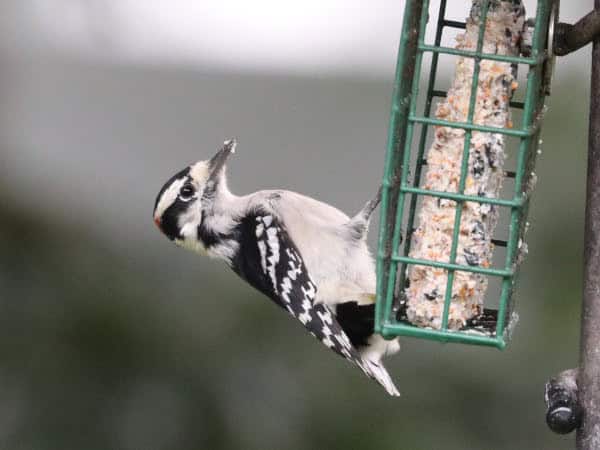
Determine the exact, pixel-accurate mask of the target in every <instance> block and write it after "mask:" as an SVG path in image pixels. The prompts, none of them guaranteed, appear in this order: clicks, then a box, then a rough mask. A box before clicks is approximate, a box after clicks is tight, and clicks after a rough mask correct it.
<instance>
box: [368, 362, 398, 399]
mask: <svg viewBox="0 0 600 450" xmlns="http://www.w3.org/2000/svg"><path fill="white" fill-rule="evenodd" d="M361 368H362V370H363V371H364V372H365V373H366V374H367V375H368V376H369V377H371V378H373V379H374V380H375V381H377V382H378V383H379V384H380V385H381V386H383V388H384V389H385V390H386V391H387V393H388V394H390V395H391V396H393V397H400V392H399V391H398V388H397V387H396V385H395V384H394V382H393V381H392V379H391V378H390V374H389V373H388V371H387V370H386V369H385V367H383V364H381V363H376V362H374V361H371V360H370V359H364V358H363V366H362V367H361Z"/></svg>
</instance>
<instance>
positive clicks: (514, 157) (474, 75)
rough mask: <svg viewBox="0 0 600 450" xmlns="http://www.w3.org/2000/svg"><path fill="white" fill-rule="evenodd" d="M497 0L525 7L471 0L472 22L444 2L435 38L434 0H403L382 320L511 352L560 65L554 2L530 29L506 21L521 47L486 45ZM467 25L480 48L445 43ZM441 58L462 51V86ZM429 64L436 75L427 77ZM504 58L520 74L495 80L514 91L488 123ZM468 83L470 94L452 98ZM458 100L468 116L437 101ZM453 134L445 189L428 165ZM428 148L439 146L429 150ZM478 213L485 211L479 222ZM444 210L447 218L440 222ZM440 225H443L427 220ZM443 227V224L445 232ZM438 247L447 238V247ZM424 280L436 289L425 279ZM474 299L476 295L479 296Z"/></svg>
mask: <svg viewBox="0 0 600 450" xmlns="http://www.w3.org/2000/svg"><path fill="white" fill-rule="evenodd" d="M500 4H503V5H504V6H506V7H508V6H507V5H510V6H511V7H513V8H515V11H517V8H520V10H519V11H520V12H519V14H521V13H523V14H524V10H523V6H522V5H521V2H520V1H512V2H508V1H505V0H482V1H478V0H475V1H474V2H473V7H472V9H471V13H470V16H469V17H470V20H469V19H468V20H466V21H459V20H454V19H453V18H448V17H447V1H446V0H441V1H440V5H439V10H438V12H437V20H436V22H435V23H434V24H431V25H432V26H434V27H435V28H434V30H435V31H434V36H435V37H434V40H433V42H432V43H428V42H427V40H426V35H427V27H428V23H429V22H430V20H429V19H430V7H429V2H428V1H415V0H407V2H406V6H405V13H404V20H403V29H402V35H401V41H400V50H399V54H398V63H397V69H396V80H395V85H394V93H393V98H392V111H391V117H390V129H389V136H388V147H387V154H386V160H385V169H384V179H383V194H382V209H381V224H380V232H379V244H378V255H377V302H376V313H375V315H376V317H375V328H376V331H377V332H378V333H380V334H382V335H383V336H384V337H389V338H391V337H394V336H398V335H408V336H414V337H422V338H427V339H433V340H438V341H444V342H460V343H469V344H479V345H488V346H494V347H497V348H500V349H503V348H504V347H505V346H506V344H507V342H508V340H509V339H510V331H511V329H512V325H513V324H514V322H516V320H515V317H516V316H515V314H514V313H513V306H514V301H513V299H514V295H513V294H514V290H515V282H516V280H517V275H518V270H519V265H520V262H521V260H522V256H523V255H524V253H525V252H526V245H525V244H524V235H525V232H526V229H527V222H526V217H527V212H528V208H529V201H530V196H531V191H532V189H533V186H534V184H535V181H536V175H535V173H534V164H535V160H536V155H537V154H538V145H539V136H540V127H541V121H542V116H543V111H544V99H545V96H546V95H547V94H548V93H549V85H550V76H551V72H552V64H553V58H552V52H551V49H548V42H550V41H551V39H549V38H548V35H549V33H551V32H552V24H554V23H555V22H556V20H557V15H558V14H557V11H558V2H557V1H550V0H539V1H538V2H537V4H536V7H535V18H534V19H529V20H527V21H526V22H525V24H524V26H523V27H522V29H523V30H525V33H524V34H523V36H520V37H519V38H518V39H517V38H514V39H512V41H511V29H510V26H512V25H510V24H509V25H508V26H507V27H505V28H500V30H502V32H503V33H505V34H506V36H507V39H508V41H510V42H513V43H515V42H517V41H518V44H519V49H518V51H514V52H513V54H510V52H509V53H508V54H506V53H505V54H503V53H502V52H500V51H494V48H492V49H490V47H489V46H486V39H487V34H488V33H492V31H493V30H491V28H492V27H491V25H490V21H491V20H492V19H491V17H496V16H497V14H498V12H497V8H499V7H500V6H502V5H500ZM515 14H517V13H515ZM494 15H496V16H494ZM516 17H517V16H515V19H514V21H515V22H516V20H517V19H516ZM523 20H525V19H523ZM507 23H508V22H507ZM501 26H502V27H504V25H501ZM469 28H471V30H475V31H474V36H475V38H474V40H473V46H472V48H468V47H465V46H462V48H461V46H458V48H453V47H450V46H442V45H441V44H442V41H443V39H442V38H443V37H444V33H447V34H448V33H456V32H457V30H458V32H459V33H465V32H463V31H462V30H467V31H468V30H469ZM465 36H466V34H465ZM441 58H454V59H456V60H457V61H458V63H457V64H456V70H457V72H456V73H457V74H458V70H459V66H461V67H462V66H465V67H467V69H465V70H467V72H468V75H469V76H468V82H465V86H463V87H461V88H460V89H458V88H457V86H456V81H455V84H454V85H452V86H451V87H450V88H449V89H443V88H442V87H440V85H441V84H442V83H443V80H441V77H440V74H439V72H440V71H439V70H438V69H439V67H440V64H441ZM426 62H428V63H429V73H428V76H427V77H422V75H423V72H425V71H424V66H425V65H426V64H425V63H426ZM444 62H445V61H444ZM502 67H510V69H511V71H512V74H513V75H514V79H513V78H510V77H511V76H513V75H506V76H505V78H501V76H499V77H497V78H498V79H501V81H502V84H499V85H498V86H500V87H499V88H498V89H499V90H498V92H504V94H506V95H504V94H502V95H501V97H504V100H505V102H506V118H504V116H502V121H503V122H502V123H501V125H500V126H498V124H497V123H494V122H493V120H492V121H491V122H490V121H488V120H486V119H485V118H484V117H483V116H482V114H481V111H482V110H483V109H485V107H487V106H485V105H487V104H488V103H489V104H490V105H491V106H490V108H491V109H490V111H495V112H494V114H491V115H489V114H488V116H490V117H492V116H493V115H495V116H500V115H501V114H500V112H499V111H500V109H499V108H501V107H498V106H497V105H498V103H499V102H500V100H498V99H494V98H493V95H491V94H489V91H490V89H491V88H493V86H491V83H492V81H490V80H489V79H488V78H486V77H487V74H488V72H490V71H492V72H493V71H494V70H496V71H498V70H502ZM517 68H518V69H519V70H517ZM490 73H491V72H490ZM517 73H519V74H520V75H518V76H521V77H523V78H524V83H521V85H522V88H521V89H519V88H518V87H517V86H518V84H519V83H518V76H517ZM482 74H484V75H482ZM457 76H458V75H457ZM422 79H424V80H425V83H424V84H425V89H424V91H425V94H424V95H422V92H423V87H422V86H421V85H420V83H421V80H422ZM511 80H512V81H511ZM461 89H462V90H461ZM502 89H504V91H502ZM461 92H462V94H463V95H462V97H463V98H462V99H456V98H454V97H456V96H457V94H459V93H461ZM486 92H488V97H485V95H486ZM465 93H466V95H464V94H465ZM497 95H500V94H497ZM459 100H462V102H463V105H464V106H460V107H457V108H458V109H460V108H462V110H463V115H462V116H461V115H460V114H458V115H456V114H455V115H452V114H448V111H445V110H444V108H445V106H443V105H442V106H440V105H441V102H446V105H448V108H449V109H450V110H452V108H453V107H454V106H455V105H456V104H457V102H458V101H459ZM436 102H438V103H437V110H436V111H434V109H435V108H434V106H435V105H436ZM453 102H454V103H453ZM486 102H487V103H486ZM493 104H495V105H496V107H495V106H493ZM482 105H483V106H482ZM482 108H483V109H482ZM494 108H496V110H494ZM486 117H487V116H486ZM492 118H493V117H492ZM436 133H437V135H436ZM448 136H454V137H456V139H458V140H459V141H460V142H461V144H460V145H461V148H460V150H459V151H458V153H457V154H458V155H459V156H458V159H457V161H455V163H452V162H448V161H445V164H446V165H452V164H455V166H456V173H455V176H451V177H450V178H452V181H451V182H449V184H448V186H447V188H445V187H441V188H440V186H443V183H442V184H439V183H438V184H436V183H430V182H428V180H430V179H431V178H432V177H433V176H437V177H438V178H440V175H439V174H435V173H433V169H432V167H434V165H435V164H437V165H435V167H436V168H437V169H440V170H443V168H444V162H442V163H440V162H439V161H434V156H433V155H434V154H435V152H434V150H435V148H436V145H437V146H438V147H440V144H439V142H438V141H440V140H445V142H447V141H448V139H449V138H448ZM457 142H458V141H457ZM498 142H499V143H500V144H498ZM497 144H498V145H500V147H502V148H501V151H502V152H504V153H503V154H502V155H496V156H498V157H501V159H502V161H493V158H492V156H493V151H492V152H491V151H490V148H491V146H492V145H497ZM428 146H431V149H430V150H429V151H426V149H427V148H428ZM442 152H443V149H442ZM438 154H439V152H438ZM484 163H485V164H484ZM440 164H441V165H440ZM437 169H436V170H437ZM486 170H487V171H489V173H490V175H485V176H487V177H488V178H487V179H488V180H491V179H492V178H490V177H496V178H493V179H495V180H496V181H494V182H493V183H492V184H494V186H495V187H494V188H493V189H492V188H490V189H487V191H486V190H485V189H483V188H481V187H480V188H479V191H476V190H474V186H476V185H477V183H479V185H480V186H484V185H483V184H481V183H482V182H481V181H480V180H481V179H483V175H482V174H483V172H484V171H486ZM440 173H441V172H440ZM490 183H491V182H488V187H489V184H490ZM451 186H452V187H451ZM436 208H437V209H436ZM421 211H429V212H428V213H425V212H421ZM436 211H437V212H439V214H438V213H437V212H436ZM473 211H475V212H473ZM490 211H492V213H490ZM484 212H485V213H484ZM427 214H429V215H427ZM474 214H475V215H477V214H479V215H480V216H483V217H485V220H484V219H481V220H475V219H473V217H474ZM488 216H489V217H488ZM444 218H446V219H447V220H446V221H445V222H446V223H442V222H444ZM449 218H450V219H449ZM468 220H470V222H468ZM438 221H439V222H440V223H441V224H440V223H437V222H438ZM433 222H436V223H435V224H434V225H435V227H434V228H431V226H430V225H431V223H433ZM467 222H468V223H467ZM428 227H429V228H428ZM430 228H431V230H433V231H431V232H432V233H438V234H437V236H438V238H439V239H441V241H439V242H438V243H437V244H436V243H435V242H433V244H434V245H432V243H431V242H429V244H424V242H426V239H427V236H426V234H427V233H428V230H429V229H430ZM441 228H443V232H439V230H440V229H441ZM436 230H437V231H436ZM470 239H471V240H473V239H478V245H480V247H478V248H484V247H485V248H486V250H485V251H479V253H477V254H476V252H474V251H470V250H469V244H468V242H469V240H470ZM434 241H435V240H434ZM473 242H474V241H473ZM436 246H438V247H440V246H441V247H443V251H441V250H440V249H439V248H437V249H436V248H434V247H436ZM481 246H483V247H481ZM486 246H487V247H486ZM424 249H425V250H427V251H424ZM437 250H440V251H437ZM482 252H483V253H482ZM427 283H429V285H430V287H429V288H428V289H429V290H428V291H427V290H425V288H423V289H422V288H421V287H422V286H425V285H426V284H427ZM436 283H437V284H436ZM431 286H435V287H434V288H431ZM475 297H477V301H473V299H474V298H475ZM479 297H481V299H479ZM483 299H484V300H483ZM419 302H422V303H423V304H422V305H419ZM415 305H416V306H415ZM465 305H467V306H468V307H465ZM460 308H462V309H460ZM458 310H460V311H467V312H466V314H463V315H462V316H461V317H462V319H460V320H456V319H455V316H456V311H458ZM415 311H416V312H415ZM423 311H425V312H423ZM422 319H423V320H422Z"/></svg>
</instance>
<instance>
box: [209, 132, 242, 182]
mask: <svg viewBox="0 0 600 450" xmlns="http://www.w3.org/2000/svg"><path fill="white" fill-rule="evenodd" d="M236 145H237V141H236V140H235V139H229V140H228V141H225V142H224V143H223V147H222V148H221V150H219V151H218V152H217V154H216V155H215V156H213V157H212V158H211V159H210V161H209V162H208V171H209V176H208V179H209V180H212V181H215V180H216V179H217V178H218V177H219V175H220V174H221V172H222V171H223V167H225V163H226V162H227V160H228V159H229V156H230V155H231V154H232V153H235V147H236Z"/></svg>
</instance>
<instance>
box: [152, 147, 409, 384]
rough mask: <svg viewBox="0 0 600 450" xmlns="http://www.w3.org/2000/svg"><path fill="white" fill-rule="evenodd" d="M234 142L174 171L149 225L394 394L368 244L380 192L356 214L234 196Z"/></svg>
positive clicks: (284, 198) (266, 195)
mask: <svg viewBox="0 0 600 450" xmlns="http://www.w3.org/2000/svg"><path fill="white" fill-rule="evenodd" d="M236 146H237V141H236V140H235V139H229V140H226V141H225V142H224V144H223V146H222V147H221V148H220V149H219V150H218V151H217V153H216V154H215V155H214V156H213V157H212V158H210V159H208V160H202V161H198V162H196V163H194V164H191V165H189V166H187V167H185V168H184V169H183V170H180V171H179V172H177V173H176V174H175V175H173V176H172V177H171V178H170V179H169V180H168V181H167V182H166V183H165V184H164V186H163V187H162V188H161V189H160V191H159V193H158V195H157V197H156V200H155V203H154V211H153V219H154V222H155V224H156V225H157V226H158V228H159V229H160V231H161V232H162V233H163V234H164V235H166V237H167V238H169V239H170V240H171V241H173V242H174V243H175V244H176V245H178V246H179V247H182V248H185V249H188V250H191V251H193V252H195V253H199V254H201V255H206V256H209V257H211V258H214V259H217V260H221V261H224V262H225V263H226V265H227V266H229V267H230V268H231V269H233V271H234V272H235V273H237V274H238V275H239V276H240V277H241V278H242V279H243V280H245V281H246V282H247V283H248V284H250V285H251V286H252V287H254V288H255V289H257V290H258V291H260V292H262V293H263V294H264V295H266V296H267V297H268V298H270V299H271V300H272V301H273V302H274V303H275V304H276V305H277V306H279V307H281V308H282V309H284V310H285V311H287V312H288V313H289V314H290V315H291V316H292V317H294V318H295V319H296V320H298V321H299V322H300V323H301V324H302V325H304V327H305V328H306V329H307V330H308V331H309V332H310V334H312V335H313V336H315V337H316V338H317V339H318V340H320V341H321V342H322V343H323V344H324V345H325V346H326V347H328V348H330V349H331V350H333V351H334V352H335V353H337V354H339V355H341V356H343V357H344V358H346V359H347V360H349V361H350V362H351V363H353V364H354V365H356V366H358V367H359V368H360V369H361V370H362V371H363V372H364V373H365V374H366V375H367V376H368V377H369V378H371V379H373V380H375V381H376V382H378V383H379V384H380V385H381V386H382V387H383V388H384V389H385V390H386V391H387V393H388V394H389V395H391V396H399V395H400V393H399V391H398V389H397V388H396V386H395V384H394V382H393V381H392V380H391V378H390V375H389V373H388V372H387V370H386V368H385V367H384V366H383V364H382V358H383V357H384V356H386V355H391V354H394V353H396V352H397V351H398V350H399V349H400V345H399V343H398V339H397V338H395V339H392V340H386V339H384V338H383V337H382V336H380V335H378V334H375V333H374V316H375V305H374V302H375V294H374V293H375V285H376V274H375V263H374V260H373V257H372V256H371V253H370V251H369V249H368V246H367V242H366V238H367V232H368V227H369V221H370V217H371V214H372V213H373V211H374V209H375V208H376V207H377V206H378V204H379V202H380V200H381V188H380V189H379V191H378V192H377V195H376V196H375V197H374V198H373V199H371V200H369V201H368V202H367V203H366V204H365V205H364V207H363V208H362V209H361V210H360V211H359V212H358V213H357V214H356V215H354V216H353V217H349V216H347V215H346V214H345V213H343V212H342V211H340V210H339V209H337V208H335V207H333V206H331V205H329V204H327V203H324V202H321V201H319V200H316V199H314V198H311V197H308V196H304V195H301V194H299V193H296V192H293V191H288V190H282V189H272V190H261V191H258V192H255V193H252V194H249V195H243V196H238V195H235V194H233V193H232V192H231V191H230V190H229V187H228V184H227V174H226V163H227V162H228V160H229V158H230V157H231V155H232V154H233V153H234V152H235V149H236Z"/></svg>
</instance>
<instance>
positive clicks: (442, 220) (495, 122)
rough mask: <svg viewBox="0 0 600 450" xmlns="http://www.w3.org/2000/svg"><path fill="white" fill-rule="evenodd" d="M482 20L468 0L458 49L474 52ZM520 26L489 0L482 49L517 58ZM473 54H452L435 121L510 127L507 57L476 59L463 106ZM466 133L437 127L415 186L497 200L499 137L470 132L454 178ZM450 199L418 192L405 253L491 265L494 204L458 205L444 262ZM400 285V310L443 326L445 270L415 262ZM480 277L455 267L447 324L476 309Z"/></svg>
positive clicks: (519, 14)
mask: <svg viewBox="0 0 600 450" xmlns="http://www.w3.org/2000/svg"><path fill="white" fill-rule="evenodd" d="M480 21H481V2H480V1H475V2H474V3H473V7H472V9H471V13H470V16H469V18H468V19H467V21H466V29H465V32H464V33H462V34H460V35H459V36H458V37H457V38H456V40H457V43H458V45H457V48H458V49H460V50H468V51H475V50H477V46H478V35H479V28H480ZM524 28H525V11H524V8H523V7H522V5H521V4H515V3H514V2H511V1H491V2H490V4H489V11H488V14H487V21H486V24H485V33H484V37H483V48H482V50H483V52H484V53H488V54H498V55H518V54H519V44H520V41H521V38H522V35H523V31H524ZM475 64H476V63H475V59H473V58H469V57H458V58H457V61H456V68H455V75H454V79H453V81H452V85H451V87H450V89H449V91H448V93H447V96H446V98H445V100H444V101H442V102H441V103H440V104H439V105H438V106H437V110H436V113H435V115H436V118H438V119H441V120H446V121H452V122H467V121H468V120H469V119H470V118H471V119H472V121H473V123H475V124H477V125H484V126H491V127H499V128H512V123H511V115H510V107H509V106H510V105H509V102H510V99H511V97H512V94H513V92H514V91H515V90H516V88H517V86H518V84H517V80H516V66H515V65H512V64H511V63H509V62H502V61H495V60H489V59H483V60H481V61H480V62H479V82H478V86H477V89H476V101H475V106H474V110H473V111H469V103H470V96H471V92H472V81H473V73H474V68H475ZM465 134H466V133H465V130H463V129H460V128H450V127H443V126H438V127H436V128H435V130H434V139H433V143H432V145H431V147H430V148H429V151H428V153H427V156H426V158H427V166H426V170H425V173H424V176H423V181H422V188H424V189H427V190H432V191H442V192H453V193H462V194H466V195H476V196H479V197H492V198H497V197H498V196H499V194H500V189H501V187H502V182H503V179H504V160H505V145H506V142H505V136H503V135H502V134H500V133H484V132H477V131H474V132H473V133H472V136H471V139H470V142H469V143H467V146H468V170H467V173H466V174H463V175H462V177H461V165H462V162H463V157H464V149H465ZM457 207H458V206H457V203H456V202H455V201H453V200H449V199H442V198H439V197H433V196H424V197H423V200H422V203H421V206H420V209H419V211H418V214H417V227H416V229H415V231H414V232H413V236H412V246H411V249H410V253H409V256H410V257H412V258H415V259H424V260H430V261H439V262H444V263H448V262H449V263H455V264H460V265H465V266H479V267H484V268H487V267H490V265H491V261H492V252H493V249H494V246H493V244H492V242H491V241H492V236H493V234H494V229H495V227H496V224H497V222H498V215H499V214H498V207H497V206H494V205H490V204H485V203H477V202H465V203H464V204H463V206H462V211H461V219H460V224H459V227H460V230H459V233H458V242H457V243H456V244H454V245H456V260H455V261H450V255H451V248H452V245H453V232H454V226H455V218H456V213H457V211H456V210H457ZM408 279H409V285H408V287H407V288H406V290H405V294H406V298H407V303H406V315H407V318H408V320H409V321H410V322H412V323H413V324H415V325H417V326H420V327H430V328H434V329H439V328H441V326H442V313H443V310H444V298H445V294H446V290H447V289H448V288H449V287H448V272H447V271H446V270H445V269H441V268H436V267H429V266H427V267H426V266H421V265H415V266H412V267H410V269H409V273H408ZM487 284H488V283H487V278H486V276H485V275H481V274H478V273H473V272H467V271H460V270H458V271H456V272H455V275H454V281H453V283H452V286H451V287H450V289H451V290H452V293H451V303H450V307H449V314H448V329H454V330H456V329H460V328H462V327H464V326H465V325H466V323H467V321H468V320H469V319H471V318H473V317H475V316H477V315H479V314H481V312H482V309H483V299H484V295H485V292H486V289H487Z"/></svg>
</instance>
